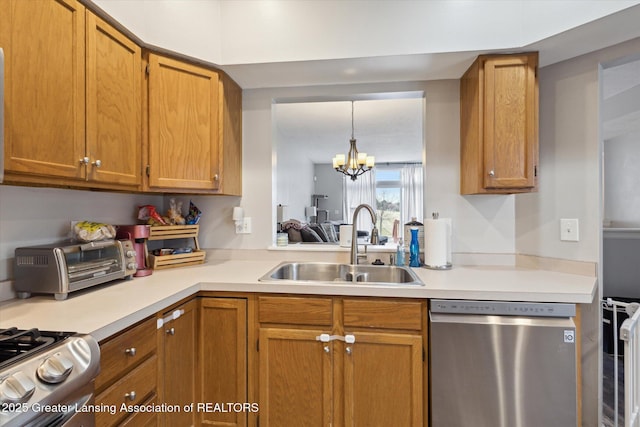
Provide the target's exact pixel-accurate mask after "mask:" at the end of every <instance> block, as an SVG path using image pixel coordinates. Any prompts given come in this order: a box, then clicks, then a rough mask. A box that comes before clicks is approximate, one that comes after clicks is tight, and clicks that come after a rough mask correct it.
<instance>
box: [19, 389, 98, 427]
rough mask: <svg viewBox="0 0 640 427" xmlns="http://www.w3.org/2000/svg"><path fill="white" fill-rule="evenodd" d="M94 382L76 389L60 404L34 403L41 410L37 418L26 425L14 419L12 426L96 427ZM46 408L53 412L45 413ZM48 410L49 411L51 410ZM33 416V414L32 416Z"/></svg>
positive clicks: (33, 405)
mask: <svg viewBox="0 0 640 427" xmlns="http://www.w3.org/2000/svg"><path fill="white" fill-rule="evenodd" d="M93 398H94V396H93V381H91V383H90V384H87V385H86V386H84V387H82V388H80V389H76V390H75V391H73V392H72V393H71V394H70V395H68V396H67V397H66V398H64V399H62V401H60V402H47V403H46V404H45V403H44V402H40V403H38V404H37V405H36V404H35V403H32V407H36V408H37V409H39V411H38V412H37V414H36V415H35V418H31V419H30V420H29V421H26V424H25V423H24V420H23V421H21V420H20V419H14V420H12V422H17V424H11V425H15V426H25V427H45V426H47V427H49V426H51V427H54V426H55V427H58V426H64V427H94V426H95V424H96V421H95V418H96V417H95V413H94V411H93V410H92V409H93V405H94V399H93ZM45 407H49V408H51V409H52V410H50V411H49V412H46V411H45ZM49 408H47V409H49ZM32 415H33V414H32Z"/></svg>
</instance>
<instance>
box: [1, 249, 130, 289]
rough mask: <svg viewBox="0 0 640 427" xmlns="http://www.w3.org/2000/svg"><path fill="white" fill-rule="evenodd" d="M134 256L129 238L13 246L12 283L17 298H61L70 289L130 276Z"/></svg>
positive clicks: (87, 286)
mask: <svg viewBox="0 0 640 427" xmlns="http://www.w3.org/2000/svg"><path fill="white" fill-rule="evenodd" d="M135 256H136V254H135V251H134V249H133V244H132V243H131V242H130V241H128V240H123V241H119V240H99V241H96V242H88V243H80V242H77V241H68V240H67V241H63V242H57V243H53V244H47V245H39V246H28V247H22V248H16V250H15V258H14V274H15V281H14V285H13V286H14V289H15V291H16V293H17V294H18V298H29V297H30V296H31V294H32V293H39V294H53V295H54V296H55V298H56V299H57V300H64V299H66V298H67V296H68V294H69V292H73V291H78V290H80V289H85V288H89V287H91V286H97V285H101V284H103V283H106V282H109V281H112V280H117V279H124V278H130V277H131V276H132V275H133V274H134V273H135V272H136V267H135V265H136V264H135Z"/></svg>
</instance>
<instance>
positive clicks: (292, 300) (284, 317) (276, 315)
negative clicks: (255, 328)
mask: <svg viewBox="0 0 640 427" xmlns="http://www.w3.org/2000/svg"><path fill="white" fill-rule="evenodd" d="M258 304H259V313H258V318H259V320H260V323H292V324H296V325H320V326H331V324H332V323H333V322H332V320H333V319H332V317H333V316H332V314H333V310H332V308H331V305H332V302H331V298H297V297H260V298H258Z"/></svg>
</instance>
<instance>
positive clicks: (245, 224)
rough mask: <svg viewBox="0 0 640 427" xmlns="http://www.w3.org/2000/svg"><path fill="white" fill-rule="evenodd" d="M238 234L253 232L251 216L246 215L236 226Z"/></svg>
mask: <svg viewBox="0 0 640 427" xmlns="http://www.w3.org/2000/svg"><path fill="white" fill-rule="evenodd" d="M236 234H251V218H247V217H244V219H243V220H242V221H240V223H239V224H238V225H237V226H236Z"/></svg>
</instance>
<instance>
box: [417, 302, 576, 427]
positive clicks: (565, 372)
mask: <svg viewBox="0 0 640 427" xmlns="http://www.w3.org/2000/svg"><path fill="white" fill-rule="evenodd" d="M575 314H576V307H575V305H574V304H558V303H523V302H504V301H468V300H431V308H430V311H429V318H430V322H431V324H430V350H429V351H430V357H431V359H430V364H431V369H430V382H431V387H430V394H431V405H430V413H431V426H432V427H575V426H576V424H577V418H578V417H577V408H578V403H577V386H576V384H577V379H576V378H577V356H576V344H575V340H576V327H575V324H574V321H573V318H574V317H575Z"/></svg>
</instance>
